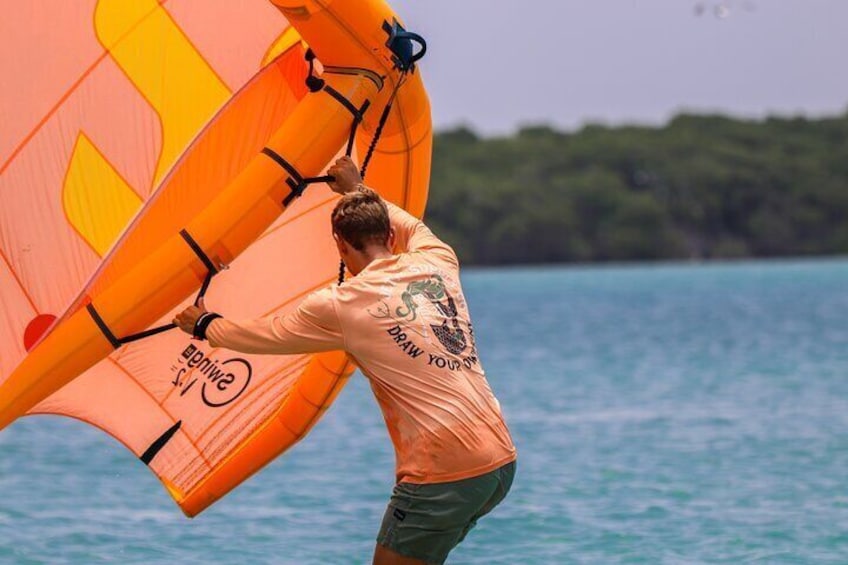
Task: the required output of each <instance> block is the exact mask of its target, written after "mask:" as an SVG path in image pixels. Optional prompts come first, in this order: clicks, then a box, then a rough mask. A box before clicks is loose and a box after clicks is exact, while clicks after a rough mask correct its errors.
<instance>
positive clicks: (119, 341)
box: [85, 230, 218, 431]
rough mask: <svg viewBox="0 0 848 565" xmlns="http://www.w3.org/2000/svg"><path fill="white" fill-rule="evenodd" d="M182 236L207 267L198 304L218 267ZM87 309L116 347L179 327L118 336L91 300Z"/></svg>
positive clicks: (168, 326)
mask: <svg viewBox="0 0 848 565" xmlns="http://www.w3.org/2000/svg"><path fill="white" fill-rule="evenodd" d="M180 236H182V238H183V239H184V240H185V242H186V243H187V244H188V246H189V247H190V248H191V250H192V251H194V254H195V255H197V257H198V258H199V259H200V260H201V261H202V262H203V264H204V265H205V266H206V269H207V272H206V277H204V279H203V284H201V285H200V291H199V292H198V293H197V298H195V299H194V305H195V306H197V305H198V304H199V302H200V299H201V298H203V297H204V296H205V295H206V291H207V290H209V283H210V282H212V277H214V276H215V275H217V274H218V268H217V267H216V266H215V263H213V262H212V260H211V259H210V258H209V256H208V255H207V254H206V252H205V251H203V249H202V248H201V247H200V245H198V243H197V242H196V241H195V240H194V238H193V237H191V235H190V234H189V233H188V232H187V231H186V230H180ZM85 309H86V310H88V313H89V314H90V315H91V318H92V319H93V320H94V323H95V324H97V327H98V328H100V331H101V332H103V335H104V336H106V339H108V340H109V343H111V344H112V347H114V348H115V349H118V348H119V347H121V346H122V345H125V344H127V343H132V342H133V341H138V340H140V339H144V338H146V337H150V336H154V335H156V334H160V333H163V332H167V331H169V330H172V329H174V328H176V327H177V324H174V323H173V322H172V323H170V324H165V325H164V326H157V327H155V328H150V329H149V330H144V331H143V332H138V333H134V334H131V335H128V336H126V337H117V336H116V335H115V334H114V333H113V332H112V330H111V329H110V328H109V326H108V325H106V322H105V321H104V320H103V318H102V317H101V316H100V314H99V313H98V312H97V310H96V309H95V308H94V304H92V303H91V302H89V303H88V304H86V306H85ZM175 431H176V430H175Z"/></svg>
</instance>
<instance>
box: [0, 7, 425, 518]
mask: <svg viewBox="0 0 848 565" xmlns="http://www.w3.org/2000/svg"><path fill="white" fill-rule="evenodd" d="M10 9H11V11H12V13H11V14H7V16H8V19H9V21H14V22H16V25H15V26H13V27H14V29H10V30H9V31H10V33H9V34H8V35H7V36H4V37H3V38H2V39H0V41H2V42H3V43H5V47H6V48H5V49H4V50H3V54H2V55H0V72H1V73H3V76H6V77H14V81H15V83H16V84H17V85H19V88H16V89H9V88H6V89H4V91H3V93H2V97H3V102H2V104H1V105H0V113H1V114H0V117H2V123H3V133H2V134H1V135H0V428H2V427H5V426H6V425H8V424H9V423H11V422H12V421H14V420H15V419H16V418H18V417H21V416H23V415H25V414H36V413H51V414H63V415H67V416H71V417H74V418H78V419H80V420H82V421H85V422H87V423H90V424H91V425H94V426H97V427H99V428H101V429H102V430H104V431H106V432H107V433H109V434H111V435H112V436H114V437H115V438H116V439H118V440H119V441H120V442H122V443H123V444H124V445H125V446H126V447H127V448H128V449H130V450H131V451H133V452H134V453H135V454H136V455H137V456H138V457H139V458H141V460H142V461H144V463H145V464H147V465H148V466H149V467H150V468H151V470H152V471H153V472H154V473H155V474H156V475H157V476H158V477H159V478H160V479H161V480H162V481H163V483H164V484H165V486H166V487H167V489H168V491H169V492H170V494H171V495H172V496H173V497H174V499H175V500H176V501H177V503H178V504H179V505H180V507H181V508H182V509H183V511H184V512H185V513H186V514H187V515H189V516H193V515H196V514H197V513H198V512H200V511H202V510H203V509H205V508H206V507H208V506H209V505H210V504H211V503H213V502H214V501H215V500H217V499H219V498H220V497H221V496H223V495H225V494H226V493H227V492H229V491H230V490H231V489H232V488H234V487H235V486H237V485H238V484H240V483H241V482H242V481H244V480H245V479H246V478H247V477H249V476H250V475H251V474H252V473H254V472H256V471H257V470H258V469H260V468H261V467H262V466H264V465H265V464H266V463H268V462H269V461H270V460H272V459H273V458H274V457H276V456H277V455H279V454H280V453H282V452H283V451H285V450H286V449H287V448H288V447H290V446H291V445H293V444H294V443H295V442H297V441H298V440H299V439H300V438H302V437H303V436H304V435H305V434H306V433H307V432H308V430H309V429H310V428H311V426H312V425H314V424H315V422H316V421H317V419H318V418H319V417H320V416H321V414H322V413H323V412H324V411H325V410H326V409H327V407H328V406H329V405H330V403H331V402H332V401H333V399H334V398H335V396H336V395H337V394H338V392H339V391H340V390H341V388H342V386H343V385H344V383H345V381H346V379H347V377H348V376H349V375H350V373H351V372H352V370H353V366H352V364H351V362H350V361H349V359H348V358H347V357H346V356H345V354H344V353H343V352H330V353H325V354H319V355H291V356H250V355H241V354H236V353H233V352H230V351H226V350H219V349H213V348H211V347H209V345H208V344H207V343H205V342H198V341H195V340H192V339H190V338H189V337H188V336H186V335H185V334H182V333H181V332H179V331H167V330H168V329H169V326H168V323H169V322H170V320H171V319H172V318H173V316H174V313H175V312H177V311H179V310H180V309H181V308H184V307H185V306H186V305H188V304H190V303H191V302H192V301H193V300H194V299H195V297H196V296H197V293H198V292H200V293H201V294H203V293H206V296H207V301H208V303H209V304H212V305H214V307H215V309H216V310H219V311H221V312H223V313H225V314H227V315H229V316H233V317H245V318H246V317H254V316H262V315H277V314H282V313H286V312H287V311H290V310H291V309H293V308H294V307H295V306H296V305H297V304H298V302H299V301H300V300H301V299H302V298H303V297H305V296H306V295H307V294H308V293H309V292H311V291H314V290H316V289H318V288H321V287H322V286H325V285H328V284H332V283H333V281H334V280H335V279H336V278H337V276H338V258H337V254H336V252H335V247H334V245H333V241H332V237H331V235H330V230H329V213H330V210H332V206H333V204H334V202H335V197H334V195H333V194H332V193H331V192H330V191H329V190H328V189H327V187H326V185H325V184H323V183H322V182H321V181H322V180H326V179H325V178H324V177H321V176H320V175H321V173H322V171H323V170H324V169H325V168H326V166H327V164H328V163H329V162H331V161H332V160H333V159H334V158H335V157H336V156H338V155H339V154H344V153H345V152H347V153H348V154H353V156H354V157H355V158H358V159H360V161H364V163H363V164H364V165H367V171H366V174H367V176H366V181H367V183H368V184H369V185H371V186H373V187H375V188H376V189H378V190H379V191H380V192H381V194H383V196H384V197H385V198H387V199H389V200H392V201H394V202H395V203H397V204H399V205H401V206H403V207H404V208H406V209H407V210H409V211H410V212H412V213H413V214H416V215H419V216H420V215H421V214H422V213H423V210H424V206H425V204H426V198H427V185H428V181H429V173H430V154H431V143H432V132H431V123H430V113H429V103H428V101H427V97H426V93H425V91H424V87H423V85H422V83H421V79H420V74H419V73H417V72H415V68H414V62H415V61H416V60H417V59H418V58H419V57H420V56H421V55H422V54H423V47H424V46H423V41H421V39H420V38H419V37H418V36H415V35H414V34H411V33H408V32H406V31H405V30H404V29H403V27H402V25H401V24H400V23H399V21H398V18H397V16H396V15H395V14H394V13H393V12H392V11H391V9H390V8H389V7H388V6H387V5H386V4H385V3H384V2H382V0H296V1H295V0H274V1H273V2H272V3H268V2H266V1H264V0H255V1H254V2H253V3H247V2H241V3H232V2H217V1H215V2H212V1H208V0H204V1H202V2H201V1H199V0H195V1H188V0H183V1H180V0H158V1H157V0H133V1H131V2H128V1H126V0H89V1H86V2H82V1H81V2H70V3H61V2H60V3H51V8H50V10H45V9H43V8H41V7H39V3H37V2H17V3H13V4H12V6H11V7H10ZM307 45H308V48H307Z"/></svg>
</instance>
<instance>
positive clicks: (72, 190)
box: [62, 133, 142, 257]
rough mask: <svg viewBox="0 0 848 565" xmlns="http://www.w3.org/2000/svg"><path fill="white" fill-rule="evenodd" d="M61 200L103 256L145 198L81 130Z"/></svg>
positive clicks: (72, 218)
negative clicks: (137, 192)
mask: <svg viewBox="0 0 848 565" xmlns="http://www.w3.org/2000/svg"><path fill="white" fill-rule="evenodd" d="M62 204H63V206H64V209H65V214H66V215H67V217H68V221H69V222H70V223H71V225H72V226H73V227H74V229H75V230H76V231H77V232H78V233H79V234H80V236H82V238H83V239H85V241H86V242H87V243H88V244H89V245H90V246H91V247H92V249H94V251H95V252H96V253H97V254H98V255H100V256H101V257H102V256H104V255H105V254H106V252H107V251H108V250H109V248H110V247H111V246H112V244H113V243H114V242H115V240H116V239H117V238H118V235H120V233H121V231H122V230H123V229H124V227H125V226H126V225H127V223H128V222H129V221H130V219H131V218H132V217H133V215H134V214H135V213H136V212H137V211H138V209H139V207H140V206H141V204H142V202H141V199H140V198H139V197H138V195H136V193H135V192H133V190H132V189H131V188H130V186H129V185H128V184H127V183H126V182H125V181H124V179H123V178H121V176H120V175H119V174H118V173H117V171H115V169H114V168H113V167H112V165H110V164H109V162H108V161H107V160H106V159H105V158H104V157H103V155H102V154H101V153H100V152H99V151H98V150H97V148H96V147H95V146H94V144H93V143H92V142H91V140H90V139H88V137H86V135H85V134H82V133H81V134H80V135H79V137H77V142H76V144H75V145H74V152H73V154H72V156H71V164H70V165H69V166H68V173H67V175H66V176H65V184H64V186H63V187H62Z"/></svg>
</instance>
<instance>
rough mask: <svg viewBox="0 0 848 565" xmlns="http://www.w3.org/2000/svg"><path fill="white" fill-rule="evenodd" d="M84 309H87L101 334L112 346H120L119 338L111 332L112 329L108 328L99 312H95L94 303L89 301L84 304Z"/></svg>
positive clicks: (116, 347)
mask: <svg viewBox="0 0 848 565" xmlns="http://www.w3.org/2000/svg"><path fill="white" fill-rule="evenodd" d="M85 309H86V310H88V313H89V314H90V315H91V318H92V319H93V320H94V323H95V324H97V327H98V328H100V331H101V332H103V335H104V336H106V339H108V340H109V343H111V344H112V347H114V348H115V349H118V348H119V347H121V340H120V339H118V338H117V337H116V336H115V334H113V333H112V330H110V329H109V326H107V325H106V322H104V321H103V318H101V317H100V314H98V313H97V310H95V309H94V304H92V303H91V302H89V303H88V304H86V305H85Z"/></svg>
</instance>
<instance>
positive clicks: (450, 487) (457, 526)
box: [377, 461, 515, 564]
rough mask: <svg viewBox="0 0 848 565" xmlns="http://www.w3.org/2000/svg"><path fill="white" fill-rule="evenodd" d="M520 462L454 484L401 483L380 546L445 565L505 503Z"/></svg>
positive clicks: (384, 522) (381, 529)
mask: <svg viewBox="0 0 848 565" xmlns="http://www.w3.org/2000/svg"><path fill="white" fill-rule="evenodd" d="M514 476H515V462H514V461H513V462H512V463H507V464H506V465H504V466H503V467H500V468H499V469H495V470H494V471H490V472H489V473H486V474H484V475H480V476H479V477H472V478H470V479H463V480H461V481H454V482H450V483H432V484H425V485H418V484H412V483H398V484H397V485H396V486H395V488H394V490H393V491H392V499H391V501H390V502H389V506H388V508H386V514H385V515H384V516H383V524H382V525H381V526H380V533H379V535H378V536H377V543H378V544H380V545H382V546H384V547H387V548H389V549H391V550H392V551H394V552H396V553H399V554H401V555H403V556H405V557H412V558H414V559H421V560H424V561H426V562H427V563H437V564H441V563H443V562H444V561H445V559H447V556H448V553H450V551H451V550H452V549H453V548H454V547H456V545H457V544H458V543H459V542H461V541H462V540H463V539H464V538H465V535H466V534H467V533H468V531H469V530H471V528H473V527H474V525H475V524H476V523H477V520H479V519H480V517H481V516H484V515H486V514H488V513H489V512H491V511H492V509H493V508H494V507H495V506H497V505H498V504H499V503H500V501H501V500H503V499H504V497H505V496H506V494H507V493H508V492H509V488H510V487H511V486H512V479H513V477H514Z"/></svg>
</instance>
